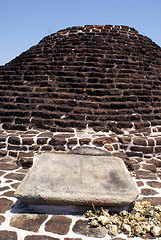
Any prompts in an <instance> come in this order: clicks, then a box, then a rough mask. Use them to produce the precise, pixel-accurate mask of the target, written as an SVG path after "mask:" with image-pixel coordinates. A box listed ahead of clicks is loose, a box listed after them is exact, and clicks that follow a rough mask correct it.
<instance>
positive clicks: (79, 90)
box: [0, 25, 161, 133]
mask: <svg viewBox="0 0 161 240" xmlns="http://www.w3.org/2000/svg"><path fill="white" fill-rule="evenodd" d="M160 72H161V48H160V47H159V46H157V45H156V44H155V43H154V42H152V41H151V40H150V39H149V38H147V37H144V36H142V35H140V34H139V33H138V32H137V31H136V30H135V29H133V28H129V27H126V26H111V25H102V26H97V25H91V26H84V27H72V28H68V29H65V30H62V31H59V32H57V33H55V34H52V35H50V36H48V37H45V38H44V39H43V40H42V41H40V43H39V44H37V45H36V46H34V47H32V48H30V49H29V50H28V51H26V52H24V53H22V54H21V55H20V56H19V57H17V58H16V59H14V60H13V61H11V62H10V63H8V64H6V65H5V66H3V67H0V84H1V89H0V120H1V122H2V127H3V128H4V129H7V130H27V129H28V128H40V129H50V130H51V131H64V129H65V131H69V132H70V131H72V130H71V127H76V128H78V129H83V128H85V127H86V125H87V124H88V125H89V126H91V127H93V128H94V129H95V130H96V131H98V130H104V131H107V130H108V129H112V130H115V132H117V133H119V131H120V130H119V129H120V128H131V127H133V124H134V126H135V127H136V128H137V129H138V128H142V127H149V126H150V122H151V124H152V125H156V124H157V125H158V124H160V122H161V120H160V113H161V108H160V81H161V74H160ZM132 122H133V124H132Z"/></svg>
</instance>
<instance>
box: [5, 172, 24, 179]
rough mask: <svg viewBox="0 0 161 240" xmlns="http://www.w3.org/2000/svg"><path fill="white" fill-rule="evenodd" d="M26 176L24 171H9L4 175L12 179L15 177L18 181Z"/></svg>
mask: <svg viewBox="0 0 161 240" xmlns="http://www.w3.org/2000/svg"><path fill="white" fill-rule="evenodd" d="M24 177H25V174H23V173H9V174H7V175H5V176H4V178H7V179H12V180H13V179H15V180H18V181H22V180H23V178H24Z"/></svg>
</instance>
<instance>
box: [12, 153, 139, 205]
mask: <svg viewBox="0 0 161 240" xmlns="http://www.w3.org/2000/svg"><path fill="white" fill-rule="evenodd" d="M137 196H138V190H137V188H136V185H135V183H134V182H133V181H132V178H131V176H130V174H129V172H128V170H127V168H126V166H125V165H124V162H123V160H122V159H120V158H118V157H114V156H90V155H77V154H54V153H44V154H42V155H39V156H37V161H36V162H35V164H34V165H33V167H32V168H31V169H30V171H29V172H28V174H27V175H26V177H25V178H24V179H23V181H22V182H21V184H20V185H19V187H18V188H17V190H16V192H15V197H17V198H18V199H20V200H22V201H24V202H27V203H30V204H69V205H70V204H75V205H91V204H92V203H93V204H94V205H95V206H99V205H101V206H117V205H118V206H121V205H128V204H130V203H132V202H133V201H135V199H136V198H137Z"/></svg>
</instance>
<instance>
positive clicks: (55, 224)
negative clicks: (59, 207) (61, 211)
mask: <svg viewBox="0 0 161 240" xmlns="http://www.w3.org/2000/svg"><path fill="white" fill-rule="evenodd" d="M71 222H72V219H71V218H69V217H66V216H57V215H55V216H52V218H51V219H50V220H49V221H48V222H47V223H46V224H45V231H47V232H52V233H56V234H60V235H65V234H67V233H68V231H69V227H70V224H71Z"/></svg>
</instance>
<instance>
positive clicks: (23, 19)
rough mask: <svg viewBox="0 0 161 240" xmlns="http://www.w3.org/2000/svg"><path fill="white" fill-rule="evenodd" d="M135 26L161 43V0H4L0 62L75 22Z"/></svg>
mask: <svg viewBox="0 0 161 240" xmlns="http://www.w3.org/2000/svg"><path fill="white" fill-rule="evenodd" d="M88 24H100V25H102V24H111V25H126V26H130V27H134V28H135V29H137V30H138V31H139V33H140V34H142V35H144V36H148V37H150V38H151V39H152V40H153V41H154V42H155V43H157V44H158V45H159V46H161V0H0V31H1V35H0V65H4V64H5V63H7V62H9V61H10V60H12V59H14V58H15V57H16V56H18V55H20V54H21V53H22V52H24V51H26V50H28V49H29V48H30V47H32V46H33V45H36V44H37V43H38V42H39V41H40V40H41V39H42V38H43V37H45V36H47V35H50V34H51V33H54V32H57V31H58V30H60V29H64V28H67V27H72V26H77V25H79V26H84V25H88Z"/></svg>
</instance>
